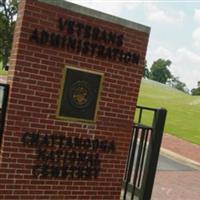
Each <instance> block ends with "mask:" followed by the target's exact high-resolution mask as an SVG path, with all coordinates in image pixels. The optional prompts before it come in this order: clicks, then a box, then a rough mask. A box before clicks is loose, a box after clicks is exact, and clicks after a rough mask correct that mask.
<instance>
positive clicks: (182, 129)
mask: <svg viewBox="0 0 200 200" xmlns="http://www.w3.org/2000/svg"><path fill="white" fill-rule="evenodd" d="M138 105H142V106H147V107H154V108H161V107H163V108H166V109H167V111H168V113H167V121H166V124H165V132H166V133H170V134H172V135H175V136H177V137H179V138H182V139H185V140H187V141H190V142H192V143H195V144H198V145H200V96H190V95H188V94H185V93H183V92H180V91H178V90H176V89H172V88H171V87H169V86H166V85H163V84H160V83H157V82H154V81H150V80H143V81H142V84H141V88H140V93H139V99H138ZM149 117H150V116H149V115H148V114H147V115H146V118H144V120H145V121H146V122H148V121H149Z"/></svg>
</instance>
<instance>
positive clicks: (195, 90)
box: [191, 82, 200, 96]
mask: <svg viewBox="0 0 200 200" xmlns="http://www.w3.org/2000/svg"><path fill="white" fill-rule="evenodd" d="M191 94H192V95H194V96H200V82H198V83H197V88H193V89H192V90H191Z"/></svg>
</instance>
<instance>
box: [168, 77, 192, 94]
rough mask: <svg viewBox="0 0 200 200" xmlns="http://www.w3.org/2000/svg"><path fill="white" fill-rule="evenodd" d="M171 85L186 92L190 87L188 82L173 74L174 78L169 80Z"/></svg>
mask: <svg viewBox="0 0 200 200" xmlns="http://www.w3.org/2000/svg"><path fill="white" fill-rule="evenodd" d="M168 83H169V85H170V86H172V87H173V88H176V89H177V90H180V91H182V92H185V93H189V92H188V88H187V87H186V84H185V83H183V82H182V81H180V80H179V78H178V77H174V76H172V78H171V79H170V80H169V81H168Z"/></svg>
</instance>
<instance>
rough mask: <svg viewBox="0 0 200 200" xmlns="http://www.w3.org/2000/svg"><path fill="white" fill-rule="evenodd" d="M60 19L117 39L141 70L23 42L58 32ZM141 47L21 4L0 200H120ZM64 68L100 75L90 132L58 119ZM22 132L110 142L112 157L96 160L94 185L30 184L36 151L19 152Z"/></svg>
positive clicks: (130, 35) (137, 41)
mask: <svg viewBox="0 0 200 200" xmlns="http://www.w3.org/2000/svg"><path fill="white" fill-rule="evenodd" d="M59 17H63V18H64V19H67V18H71V19H73V20H75V21H80V22H83V23H87V24H90V25H92V26H99V27H101V28H102V29H105V30H108V31H113V32H117V33H118V32H120V33H122V34H123V35H124V44H123V49H124V50H127V51H133V52H138V53H140V56H141V59H140V63H139V65H136V64H123V63H120V62H112V61H110V60H105V59H100V58H95V57H90V56H82V55H80V54H79V55H78V54H76V53H73V52H69V51H66V50H62V49H58V48H54V47H49V46H48V45H43V46H41V45H37V44H36V43H34V42H31V41H30V40H29V37H30V35H31V33H32V31H33V30H34V29H35V28H38V29H45V30H47V31H49V32H58V27H57V20H58V18H59ZM147 42H148V34H146V33H143V32H139V31H135V30H132V29H130V28H126V27H122V26H121V25H116V24H111V23H110V22H105V21H101V20H98V19H95V18H91V17H87V16H83V15H79V14H77V13H73V12H70V11H68V10H65V9H61V8H58V7H52V6H50V5H47V4H43V3H39V2H37V1H36V0H26V1H21V3H20V7H19V14H18V21H17V24H16V29H15V35H14V42H13V49H12V56H11V69H10V71H9V84H10V95H9V103H8V109H7V116H6V124H5V130H4V135H3V143H2V146H1V152H0V153H1V154H0V159H1V160H0V199H26V200H27V199H59V200H61V199H80V200H82V199H87V200H89V199H104V200H105V199H112V200H119V196H120V190H121V184H122V179H123V173H124V168H125V162H126V157H127V153H128V145H129V141H130V135H131V125H132V120H133V114H134V111H135V106H136V102H137V96H138V91H139V86H140V81H141V77H142V74H143V63H144V57H145V53H146V46H147ZM66 65H68V66H74V67H78V68H81V69H87V70H92V71H96V72H100V73H103V74H104V80H103V85H102V91H101V94H100V101H99V109H98V112H97V121H96V123H95V124H84V123H79V122H73V121H64V120H58V119H56V109H57V100H58V98H59V92H60V88H61V80H62V77H63V69H64V67H65V66H66ZM27 131H29V132H35V133H36V132H40V133H44V134H48V135H51V134H57V135H61V136H66V137H67V136H77V137H82V138H84V137H86V138H99V139H105V140H108V141H111V140H114V141H115V145H116V151H115V152H114V153H103V152H102V153H100V158H101V170H100V174H99V176H98V178H97V179H91V180H77V179H67V178H66V179H62V178H42V177H41V178H35V177H33V175H32V168H33V165H34V163H35V160H36V155H35V154H36V153H35V149H34V148H31V147H27V146H24V145H23V143H22V141H21V138H22V135H23V134H24V133H25V132H27Z"/></svg>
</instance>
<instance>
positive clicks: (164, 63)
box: [150, 58, 172, 84]
mask: <svg viewBox="0 0 200 200" xmlns="http://www.w3.org/2000/svg"><path fill="white" fill-rule="evenodd" d="M170 65H171V61H170V60H164V59H161V58H159V59H158V60H157V61H154V62H153V64H152V66H151V73H150V78H151V79H152V80H155V81H158V82H160V83H164V84H165V83H166V82H167V80H169V79H170V78H172V74H171V72H170V70H169V69H168V68H167V67H169V66H170Z"/></svg>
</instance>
